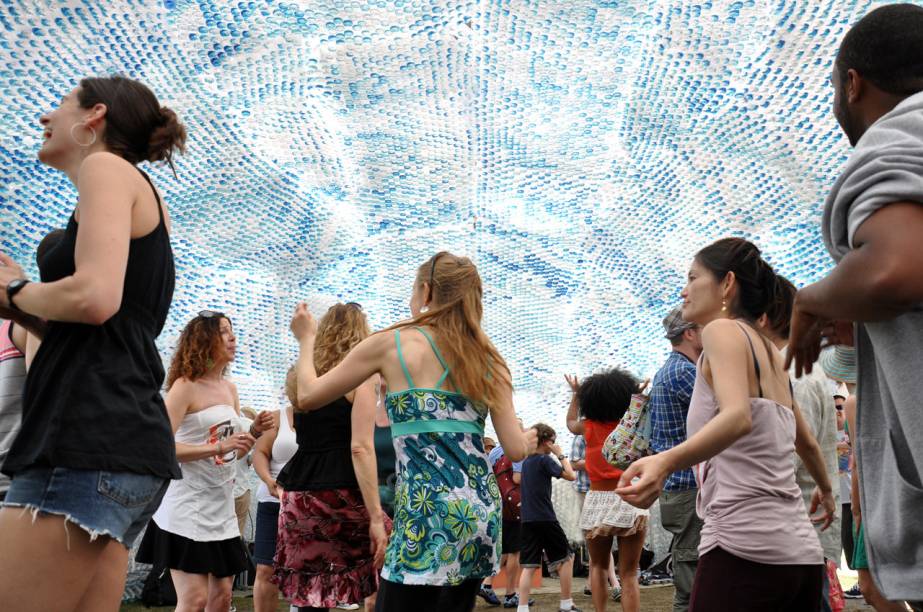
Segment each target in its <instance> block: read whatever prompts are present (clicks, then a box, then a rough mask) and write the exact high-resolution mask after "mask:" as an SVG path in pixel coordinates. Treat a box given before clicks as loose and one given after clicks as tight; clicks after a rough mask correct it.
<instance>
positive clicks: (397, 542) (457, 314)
mask: <svg viewBox="0 0 923 612" xmlns="http://www.w3.org/2000/svg"><path fill="white" fill-rule="evenodd" d="M481 296H482V287H481V279H480V276H479V275H478V272H477V269H476V268H475V266H474V264H473V263H471V261H470V260H469V259H467V258H464V257H456V256H454V255H452V254H450V253H445V252H442V253H438V254H436V255H435V256H433V257H432V258H430V259H429V260H428V261H427V262H426V263H424V264H423V265H422V266H420V268H419V270H418V272H417V278H416V280H415V282H414V284H413V293H412V296H411V300H410V310H411V313H412V315H413V317H412V318H411V319H410V320H408V321H403V322H401V323H398V324H397V325H394V326H393V327H392V328H390V329H388V330H385V331H383V332H379V333H376V334H374V335H372V336H370V337H369V338H368V339H366V340H364V341H362V342H361V343H359V344H358V345H357V346H356V347H355V348H354V349H353V350H352V352H350V354H349V355H347V357H346V358H345V359H344V360H343V361H342V362H341V363H340V364H339V365H338V366H337V367H335V368H334V369H333V370H331V371H330V372H328V373H327V374H325V375H324V376H322V377H320V378H318V377H317V375H316V372H315V370H314V364H313V359H312V358H311V356H312V355H313V351H314V346H313V344H314V335H315V333H316V328H317V324H316V322H315V320H314V318H313V317H312V316H311V314H310V313H309V312H308V310H307V307H306V306H305V305H304V304H300V305H299V306H298V307H297V308H296V310H295V315H294V317H293V318H292V332H293V333H294V334H295V337H296V338H297V339H298V341H299V345H300V357H299V360H298V364H297V369H298V408H299V409H302V410H312V409H316V408H319V407H321V406H324V405H326V404H327V403H329V402H330V401H331V400H333V399H335V398H336V397H339V396H340V395H342V394H343V393H344V390H348V389H353V388H355V387H356V386H358V385H359V384H361V383H362V381H364V380H367V379H368V378H369V377H370V376H373V375H375V374H380V375H381V376H383V377H384V378H385V381H386V382H387V385H388V389H389V390H390V391H391V392H390V393H388V395H387V399H386V405H387V409H388V415H389V417H390V419H391V433H392V437H393V439H394V448H395V452H396V454H397V474H398V482H397V493H396V499H395V515H394V529H393V532H392V535H391V539H390V542H388V544H387V549H386V550H384V551H382V550H381V549H380V547H381V545H382V544H383V543H384V542H385V539H386V537H385V535H384V522H383V516H382V517H376V516H373V517H372V524H371V526H370V535H371V539H372V542H373V543H374V544H375V545H376V547H379V548H377V549H376V552H377V553H378V554H376V557H377V558H380V557H381V554H382V553H384V567H383V569H382V572H381V577H382V580H381V584H380V586H379V591H378V601H377V604H376V610H378V611H392V610H393V611H398V610H401V611H403V610H411V609H423V610H434V609H438V610H440V611H448V612H454V611H459V612H462V611H464V612H468V611H470V610H471V609H473V608H474V600H475V596H476V594H477V590H478V587H479V585H480V582H481V580H482V579H484V578H486V577H488V576H492V575H494V574H496V573H497V571H498V570H499V560H500V525H501V517H500V493H499V490H498V488H497V483H496V480H495V479H494V476H493V472H492V470H491V469H490V467H489V465H488V463H487V455H486V453H485V452H484V421H485V419H486V418H487V415H488V413H489V414H490V417H491V419H492V423H493V426H494V429H495V430H496V432H497V435H498V437H499V438H500V444H501V445H502V446H503V448H504V451H505V452H506V455H507V456H508V457H510V459H512V460H514V461H519V460H521V459H522V458H524V457H525V456H526V454H528V452H530V451H531V450H532V449H534V447H535V432H534V430H530V431H529V432H526V433H523V431H522V430H521V429H520V427H519V424H518V423H517V420H516V414H515V412H514V410H513V401H512V400H513V397H512V381H511V378H510V373H509V369H508V368H507V366H506V362H505V361H504V360H503V358H502V357H501V356H500V354H499V353H498V352H497V349H496V348H495V347H494V346H493V344H492V343H491V342H490V339H489V338H488V337H487V336H486V335H485V334H484V332H483V330H482V329H481V315H482V305H481ZM361 484H362V483H360V485H361ZM361 488H362V492H363V496H364V497H365V496H370V497H372V496H375V495H377V488H375V487H372V486H362V487H361ZM376 501H377V500H376ZM366 506H367V507H369V508H372V507H379V504H378V503H373V501H372V500H371V499H369V500H366Z"/></svg>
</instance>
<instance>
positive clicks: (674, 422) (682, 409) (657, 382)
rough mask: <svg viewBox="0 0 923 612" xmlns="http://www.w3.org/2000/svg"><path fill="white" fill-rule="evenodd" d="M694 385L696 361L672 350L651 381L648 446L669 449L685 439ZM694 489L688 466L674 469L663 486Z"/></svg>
mask: <svg viewBox="0 0 923 612" xmlns="http://www.w3.org/2000/svg"><path fill="white" fill-rule="evenodd" d="M693 387H695V364H694V363H692V362H691V361H689V359H688V358H687V357H686V356H685V355H683V354H682V353H678V352H676V351H673V352H672V353H670V356H669V357H668V358H667V362H666V363H665V364H663V367H662V368H660V371H659V372H657V374H656V375H655V376H654V381H653V383H652V384H651V399H650V410H651V420H652V421H653V430H652V432H651V448H653V449H654V451H655V452H658V453H660V452H663V451H665V450H669V449H671V448H673V447H674V446H676V445H677V444H680V443H681V442H685V441H686V414H687V413H688V412H689V401H690V400H691V399H692V389H693ZM695 488H696V484H695V476H693V474H692V470H691V469H686V470H681V471H679V472H673V473H672V474H670V476H669V477H668V478H667V480H666V482H665V483H664V485H663V490H664V491H688V490H690V489H695Z"/></svg>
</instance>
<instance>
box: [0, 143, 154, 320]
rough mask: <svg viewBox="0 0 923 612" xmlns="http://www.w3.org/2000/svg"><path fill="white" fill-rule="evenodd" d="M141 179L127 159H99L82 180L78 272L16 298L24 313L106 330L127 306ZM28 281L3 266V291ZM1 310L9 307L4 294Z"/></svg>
mask: <svg viewBox="0 0 923 612" xmlns="http://www.w3.org/2000/svg"><path fill="white" fill-rule="evenodd" d="M135 174H137V173H136V172H135V171H134V170H133V169H132V168H131V164H129V163H128V162H127V161H125V160H124V159H122V158H120V157H118V156H116V155H113V154H111V153H94V154H92V155H90V156H89V157H87V158H86V160H84V162H83V164H82V165H81V167H80V173H79V175H78V177H77V191H78V194H79V204H78V210H79V211H80V223H79V225H78V229H77V245H76V249H75V252H74V260H75V268H76V269H75V271H74V274H72V275H71V276H67V277H65V278H62V279H61V280H58V281H55V282H52V283H39V282H33V283H29V284H28V285H26V286H25V287H24V288H23V289H22V290H21V291H20V292H19V293H18V294H17V295H16V298H15V301H16V306H17V307H18V308H19V309H20V310H22V311H23V312H25V313H28V314H32V315H35V316H37V317H40V318H42V319H46V320H53V321H71V322H75V323H87V324H90V325H101V324H103V323H104V322H105V321H106V320H108V319H109V318H110V317H112V315H114V314H115V313H116V312H118V310H119V308H120V307H121V304H122V289H123V286H124V283H125V269H126V266H127V265H128V246H129V241H130V239H131V222H132V206H133V205H134V202H135V200H136V199H137V195H138V194H137V184H136V183H135V180H134V179H135V178H136V177H135V176H133V175H135ZM14 278H23V273H22V269H21V268H19V266H15V265H14V266H9V265H6V266H0V285H2V286H3V287H6V285H7V283H9V281H11V280H13V279H14ZM0 293H2V294H3V295H2V296H0V306H7V305H8V304H7V300H6V292H5V291H4V292H0Z"/></svg>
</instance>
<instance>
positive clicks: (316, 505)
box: [270, 489, 391, 608]
mask: <svg viewBox="0 0 923 612" xmlns="http://www.w3.org/2000/svg"><path fill="white" fill-rule="evenodd" d="M280 501H281V506H280V508H279V536H278V539H277V543H276V556H275V558H274V559H273V561H274V563H273V568H274V570H273V575H272V578H271V579H270V580H271V581H272V582H273V583H274V584H276V585H277V586H278V587H279V590H280V591H281V592H282V596H283V597H285V599H287V600H288V601H290V602H291V603H292V604H294V605H296V606H309V607H314V608H334V607H336V606H337V605H339V604H343V603H360V604H361V603H362V600H363V599H365V598H366V597H368V596H369V595H371V594H372V593H375V591H377V590H378V572H377V571H376V570H375V565H374V563H373V559H372V552H371V540H370V539H369V514H368V512H367V511H366V509H365V505H364V504H363V503H362V495H361V494H360V493H359V490H358V489H332V490H326V491H284V492H283V493H282V497H281V500H280ZM385 528H386V529H387V530H389V531H390V529H391V524H390V521H389V520H388V519H385Z"/></svg>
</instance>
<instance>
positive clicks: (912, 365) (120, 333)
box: [0, 4, 923, 612]
mask: <svg viewBox="0 0 923 612" xmlns="http://www.w3.org/2000/svg"><path fill="white" fill-rule="evenodd" d="M921 56H923V8H921V7H917V6H914V5H908V4H897V5H889V6H883V7H880V8H878V9H876V10H874V11H872V12H871V13H869V14H868V15H867V16H865V17H864V18H863V19H861V20H860V21H859V22H858V23H857V24H856V25H854V26H853V27H852V29H851V30H850V31H849V32H848V33H847V34H846V36H845V38H844V39H843V41H842V44H841V46H840V48H839V51H838V53H837V56H836V61H835V64H834V69H833V73H832V79H831V80H832V84H833V89H834V115H835V117H836V119H837V120H838V122H839V124H840V126H841V127H842V129H843V131H844V132H845V133H846V135H847V137H848V139H849V141H850V143H851V144H852V145H853V146H854V147H855V151H854V152H853V154H852V156H851V157H850V159H849V161H848V162H847V164H846V166H845V169H844V171H843V173H842V175H841V176H840V177H839V179H838V180H837V181H836V183H835V184H834V186H833V188H832V191H831V193H830V195H829V197H828V199H827V202H826V204H825V208H824V215H823V222H822V223H823V224H822V230H823V237H824V244H825V246H826V248H827V250H828V251H829V253H830V255H831V256H832V258H833V260H834V262H835V265H834V266H833V267H832V269H831V271H830V272H829V274H827V275H826V276H824V277H823V278H821V279H820V280H818V281H817V282H815V283H812V284H810V285H807V286H804V287H802V288H800V289H797V288H796V287H795V286H794V285H793V284H792V283H791V282H789V281H788V280H786V279H785V278H783V277H782V276H780V275H779V274H778V273H777V271H776V270H774V269H773V267H772V266H771V265H770V264H769V263H768V262H767V261H766V260H765V259H764V258H763V256H762V254H761V252H760V249H759V248H758V247H757V246H756V245H755V244H753V243H751V242H749V241H747V240H744V239H742V238H723V239H721V240H718V241H716V242H713V243H711V244H708V245H702V247H701V248H699V249H698V250H697V251H696V252H695V253H694V254H693V253H690V255H691V264H690V266H689V269H688V274H687V278H686V283H685V287H682V288H680V287H677V288H676V290H677V292H678V293H679V294H680V296H681V299H682V304H681V306H679V307H677V308H676V309H673V310H672V311H670V312H668V313H665V314H666V316H665V318H664V320H663V327H664V331H665V336H666V340H667V341H669V344H670V348H671V351H670V353H669V357H668V358H667V359H666V362H665V363H664V364H663V366H662V368H660V370H659V371H658V372H657V373H656V375H655V376H654V377H653V379H652V381H650V388H649V389H645V387H646V383H641V382H640V381H638V380H637V379H636V378H635V377H634V376H632V375H631V374H630V373H629V372H627V371H626V370H624V369H621V368H618V367H615V368H611V367H610V368H606V369H604V370H603V371H600V372H597V373H594V374H592V375H590V376H587V377H585V378H583V379H582V380H581V379H579V378H578V377H577V376H572V375H568V376H567V377H566V381H567V384H568V385H569V388H570V389H571V391H572V400H571V402H570V405H569V407H568V408H567V412H566V416H565V419H564V420H565V422H566V426H567V428H568V429H569V430H570V431H571V432H572V433H573V434H575V435H576V436H578V437H577V438H576V439H575V440H576V441H575V444H574V449H573V452H572V453H571V456H570V457H568V456H567V455H566V454H565V453H563V452H562V450H561V448H560V447H559V446H558V445H557V443H556V442H557V434H556V432H555V430H554V429H553V428H552V427H550V426H549V425H547V424H545V423H536V424H534V425H531V426H528V427H524V426H523V424H522V422H521V421H520V420H519V419H517V417H516V413H515V410H514V406H513V387H514V384H513V378H512V375H511V372H510V368H509V367H508V366H507V363H506V361H505V360H504V358H503V356H502V355H501V353H500V352H499V351H498V349H497V347H496V346H495V345H494V344H493V343H492V341H491V340H490V338H489V337H488V336H487V334H486V333H485V331H484V329H483V327H482V318H483V291H484V289H483V285H482V280H481V277H480V275H479V273H478V270H477V268H476V266H475V264H474V263H473V262H472V261H471V260H470V259H468V258H466V257H460V256H456V255H453V254H452V253H448V252H440V253H436V254H435V255H433V256H431V257H429V258H428V259H426V260H425V261H423V262H420V265H419V267H418V268H417V270H416V274H415V275H414V277H413V278H408V279H407V287H408V289H409V306H410V308H409V309H410V316H409V318H407V319H405V320H401V321H397V322H395V323H394V324H393V325H391V326H390V327H388V328H387V329H385V330H382V331H378V332H375V333H372V332H371V330H370V329H369V325H368V320H367V317H366V313H365V312H364V310H363V307H362V306H361V305H360V304H357V303H355V302H348V303H339V304H336V305H334V306H332V307H331V308H330V309H329V310H328V311H327V312H326V313H325V314H324V315H323V316H322V317H320V319H319V320H318V319H317V318H315V317H314V316H313V315H312V313H311V312H309V310H308V308H307V306H306V305H305V304H304V303H301V304H299V305H298V306H297V307H296V309H295V312H294V315H293V317H292V319H291V331H292V334H293V336H294V338H295V340H296V342H297V344H298V347H299V355H298V359H297V361H296V363H295V364H294V365H293V366H292V368H291V370H290V371H289V372H288V375H287V378H286V395H287V397H288V400H289V405H288V406H286V407H284V408H283V409H281V410H278V411H263V412H260V413H256V414H251V415H250V417H249V418H247V417H246V416H245V415H244V412H245V411H244V410H243V409H242V408H241V406H240V400H239V397H238V393H237V389H236V387H235V385H234V384H233V383H232V382H231V381H230V380H229V379H228V377H227V372H228V367H229V365H230V364H231V362H232V361H233V359H234V356H235V352H236V348H237V341H236V336H235V331H234V326H233V323H232V321H231V318H230V317H229V316H227V315H225V314H223V313H222V312H220V311H213V310H203V311H201V312H199V313H198V314H197V315H196V316H195V317H193V318H191V320H190V321H189V322H188V324H187V325H186V326H185V329H184V330H183V332H182V335H181V336H180V338H179V341H178V343H177V346H176V347H175V349H174V352H173V355H172V361H171V363H170V367H169V370H168V372H165V370H164V367H163V365H162V361H161V356H160V354H159V352H158V351H157V349H156V346H155V339H156V338H157V336H158V335H159V334H160V332H161V330H162V328H163V326H164V323H165V321H166V318H167V313H168V311H169V309H170V306H171V302H172V297H173V291H174V285H175V282H176V278H175V268H174V261H173V251H172V246H171V223H170V215H169V211H168V209H167V207H166V205H165V204H164V202H163V201H162V200H161V198H160V195H159V193H158V191H157V189H156V188H155V187H154V185H153V184H152V183H151V180H150V178H149V177H148V176H147V175H146V174H145V173H144V172H143V171H141V170H140V169H139V168H138V164H139V163H140V162H143V161H148V162H156V161H165V162H166V163H168V164H169V165H170V166H171V168H172V167H173V156H174V154H175V153H178V152H182V151H183V149H184V146H185V141H186V130H185V128H184V127H183V125H182V123H181V122H180V121H179V119H178V117H177V116H176V114H175V113H174V112H173V111H172V110H170V109H169V108H167V107H164V106H161V105H160V103H159V102H158V100H157V98H156V97H155V95H154V94H153V93H152V92H151V91H150V89H148V88H147V87H146V86H145V85H143V84H141V83H139V82H137V81H134V80H131V79H128V78H125V77H119V76H113V77H102V78H99V77H93V78H86V79H83V80H82V81H80V83H79V85H78V86H77V87H76V88H74V89H73V90H72V91H71V92H70V93H68V94H67V95H66V96H64V98H63V99H62V100H61V101H60V103H59V104H58V106H57V107H56V108H55V109H54V110H53V111H51V112H49V113H48V114H46V115H44V116H42V118H41V125H42V126H43V128H44V142H43V144H42V147H41V150H40V151H39V159H40V160H41V161H42V162H43V163H44V164H46V165H48V166H50V167H51V168H54V169H56V170H59V171H61V172H63V173H64V174H65V175H67V177H68V178H69V179H70V180H71V182H72V183H73V184H74V185H75V186H76V189H77V192H78V203H77V206H76V208H75V209H74V211H73V214H72V215H71V217H70V219H69V221H68V224H67V227H66V228H65V229H63V230H56V231H54V232H51V233H50V234H49V235H48V236H46V237H45V239H43V240H42V242H41V244H40V245H39V247H38V250H37V262H38V268H39V271H40V276H41V278H40V280H36V281H30V280H29V279H27V278H26V275H25V274H24V272H23V270H22V268H21V267H20V266H19V265H18V264H17V263H16V262H15V261H13V260H12V259H11V258H10V257H8V256H7V255H5V254H0V288H2V290H0V316H2V317H3V319H4V322H3V324H2V326H0V458H2V460H3V466H2V471H3V473H4V474H5V475H6V478H5V479H4V480H2V481H0V494H2V496H3V508H2V510H0V539H2V541H3V547H2V548H0V601H2V602H3V606H4V608H5V609H10V610H17V611H24V612H28V611H45V610H60V611H72V610H73V611H77V610H79V611H93V612H97V611H101V610H117V609H118V608H119V604H120V602H121V599H122V593H123V590H124V584H125V576H126V569H127V564H128V554H129V552H128V551H129V549H130V548H131V547H132V544H133V543H134V542H135V540H136V539H137V538H138V537H139V536H141V534H142V532H143V538H142V541H141V545H140V548H139V551H138V559H139V560H143V561H147V562H150V563H152V564H154V566H155V567H156V566H158V565H159V566H161V567H164V568H167V569H169V573H170V576H171V577H172V582H173V584H174V586H175V589H176V593H177V607H176V609H177V610H179V611H182V612H186V611H199V610H207V611H209V612H217V611H226V610H228V609H229V608H230V607H231V605H232V602H231V589H232V581H233V577H234V576H235V575H236V574H238V573H240V572H241V571H242V570H244V569H245V568H246V567H247V565H248V562H249V557H250V555H251V553H250V551H248V550H247V548H246V547H245V546H244V543H243V541H242V539H241V532H242V525H241V523H239V522H238V516H239V508H241V507H244V506H246V505H248V504H249V497H247V499H246V500H245V499H244V498H245V496H248V495H249V492H248V489H247V488H246V487H244V488H243V490H241V489H237V490H235V483H236V484H237V485H240V484H241V483H240V481H241V480H242V477H241V469H243V471H244V473H246V464H245V463H243V462H246V461H248V457H249V458H250V459H249V460H250V461H252V465H253V469H254V470H255V472H256V474H257V475H258V476H259V479H260V481H261V484H260V487H259V489H258V491H257V493H256V501H257V515H256V521H255V523H256V524H255V530H254V531H255V536H254V549H253V551H252V558H253V560H254V561H255V563H256V564H257V567H258V569H257V571H256V579H255V586H254V600H255V606H256V609H257V610H258V611H259V610H274V609H276V608H277V607H278V602H279V598H280V597H282V598H284V599H285V600H287V601H288V602H290V603H291V604H292V605H294V606H296V607H297V608H298V609H299V610H302V611H304V610H326V609H330V608H333V607H336V606H339V605H342V604H361V605H363V606H365V607H366V608H367V609H372V608H374V609H375V610H379V611H403V610H410V609H419V610H440V611H448V612H452V611H459V612H461V611H465V612H467V611H470V610H471V609H472V608H473V607H474V605H475V601H476V598H477V596H478V594H480V595H481V596H482V597H483V598H484V599H485V600H486V601H488V602H489V603H492V604H494V605H503V607H505V608H516V609H517V610H518V611H519V612H526V611H527V610H529V606H530V603H532V602H531V598H530V594H531V586H532V583H533V575H534V573H535V572H536V571H538V570H539V568H540V567H541V566H542V565H543V564H544V565H545V566H546V568H547V569H548V570H549V571H550V572H551V573H552V574H554V575H556V576H557V577H558V579H559V581H560V602H559V609H560V610H561V611H562V612H564V611H575V610H577V607H576V606H575V605H574V601H573V597H572V593H571V589H572V573H573V560H574V551H573V549H572V546H571V544H570V543H569V542H568V539H567V537H566V535H565V534H564V531H563V529H562V527H561V525H560V523H559V521H558V517H557V515H556V512H555V508H554V504H553V503H552V480H553V479H555V478H563V479H565V480H570V481H574V483H575V486H576V487H577V490H578V493H579V495H580V498H579V499H580V502H579V503H580V504H581V512H580V520H579V527H580V529H581V531H582V533H583V535H584V538H585V541H586V547H587V550H588V552H589V559H590V580H589V585H588V591H589V593H590V594H591V595H592V605H593V608H594V609H595V610H596V611H597V612H599V611H601V610H604V609H605V608H606V605H607V602H608V600H609V599H610V597H614V598H616V599H620V600H621V605H622V608H623V609H624V610H626V611H629V612H632V611H637V610H640V609H641V597H640V587H639V581H638V567H639V563H640V558H641V552H642V547H643V543H644V539H645V534H646V533H647V531H648V528H649V527H650V518H651V515H650V513H649V511H648V509H649V508H650V507H651V506H652V504H653V503H654V502H655V501H656V500H657V499H658V498H659V500H660V502H659V503H660V520H661V522H662V525H663V527H664V529H666V530H667V531H668V532H670V533H671V534H672V536H673V541H672V545H671V554H672V569H673V577H674V585H675V599H674V610H687V609H688V610H693V611H696V612H701V611H712V610H721V611H729V610H767V611H768V610H799V611H800V610H804V611H813V610H830V609H834V607H835V601H834V600H835V594H836V592H837V591H838V588H839V585H838V584H837V583H836V572H835V566H836V565H837V564H838V562H839V560H840V558H841V554H842V550H843V549H845V550H846V551H847V555H848V559H847V561H848V562H849V563H850V564H851V566H852V567H854V568H856V569H857V570H858V571H859V589H860V591H861V594H862V596H864V597H865V599H866V600H867V601H868V602H869V603H870V604H871V605H873V606H874V607H875V608H876V609H877V610H891V609H895V610H896V609H906V606H909V607H911V608H912V609H914V610H923V562H921V559H923V518H921V516H923V515H921V513H920V508H921V506H923V480H921V478H923V450H921V449H923V419H920V418H919V415H918V412H919V410H918V409H917V407H916V406H915V401H916V399H917V397H918V395H919V393H917V392H916V390H917V389H918V387H919V382H918V381H919V380H920V377H919V376H918V375H917V370H916V368H918V367H919V364H920V363H921V360H923V311H921V307H920V305H921V304H923V282H921V280H920V279H921V277H920V275H919V270H920V269H921V267H923V249H921V248H920V240H919V237H920V236H921V235H923V207H921V206H920V204H921V203H923V64H921V63H920V61H919V57H921ZM822 349H825V352H822ZM165 377H166V385H165V388H164V378H165ZM831 380H835V381H836V382H838V383H841V384H840V385H839V386H836V385H834V386H831V384H832V383H831V382H830V381H831ZM162 391H165V394H164V393H162ZM642 392H643V393H645V394H646V395H647V398H648V399H647V400H646V401H647V402H648V410H649V414H650V423H651V433H650V450H651V453H650V454H648V455H647V456H645V457H643V458H640V459H637V460H636V461H634V462H632V463H631V464H630V465H629V466H628V467H627V468H625V469H619V468H618V467H616V466H613V465H610V464H609V463H607V461H606V460H605V458H604V456H603V453H602V448H603V446H604V444H605V443H606V440H607V439H609V438H610V436H612V435H613V433H614V432H616V431H617V429H618V427H619V424H620V423H621V422H622V420H623V417H624V415H625V414H626V411H627V410H628V409H629V406H630V405H631V404H632V402H633V401H634V399H633V397H634V396H637V395H638V394H640V393H642ZM488 418H489V419H490V422H491V425H492V427H493V429H494V431H495V432H496V435H497V438H498V440H497V442H494V441H493V440H490V439H489V438H487V437H486V436H485V425H486V422H487V420H488ZM491 446H493V447H494V448H493V449H491V448H490V447H491ZM623 467H624V466H623ZM235 507H237V508H238V510H237V511H236V510H235ZM812 523H813V524H812ZM614 543H615V544H616V545H617V557H616V558H613V552H612V551H613V544H614ZM501 565H502V567H503V569H504V572H505V575H506V576H505V577H506V580H505V584H504V585H503V586H504V587H505V596H504V599H503V601H502V602H501V600H500V599H499V597H497V596H496V594H495V593H494V591H493V588H494V586H497V587H498V588H499V586H500V585H493V584H492V583H491V582H490V581H491V580H492V579H493V577H494V576H496V575H497V574H498V572H499V571H500V568H501ZM610 588H611V589H613V591H612V594H611V595H610Z"/></svg>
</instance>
